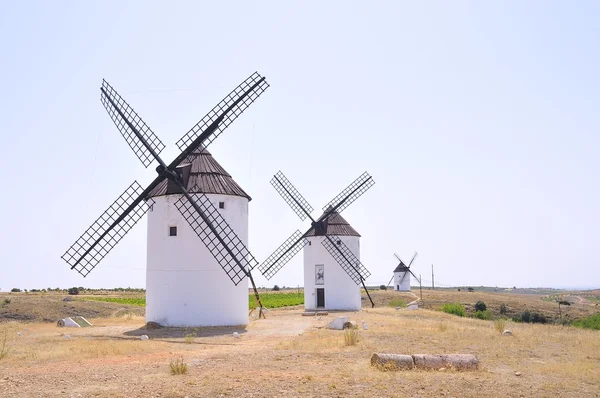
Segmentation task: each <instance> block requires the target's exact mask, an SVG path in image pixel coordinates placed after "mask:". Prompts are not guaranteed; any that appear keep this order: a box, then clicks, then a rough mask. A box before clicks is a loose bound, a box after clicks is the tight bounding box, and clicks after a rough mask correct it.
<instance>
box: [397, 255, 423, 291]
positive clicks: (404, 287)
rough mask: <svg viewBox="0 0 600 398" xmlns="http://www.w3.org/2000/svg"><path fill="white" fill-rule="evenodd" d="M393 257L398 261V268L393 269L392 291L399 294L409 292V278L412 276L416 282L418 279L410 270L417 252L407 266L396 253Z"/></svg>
mask: <svg viewBox="0 0 600 398" xmlns="http://www.w3.org/2000/svg"><path fill="white" fill-rule="evenodd" d="M394 256H396V258H397V259H398V261H400V263H399V264H398V266H397V267H396V268H395V269H394V276H393V277H392V278H393V279H394V290H396V291H400V292H410V276H411V275H412V276H414V277H415V279H416V280H417V281H418V280H419V278H417V276H416V275H415V274H413V272H412V271H411V270H410V267H411V265H412V263H413V261H415V258H417V252H415V254H414V255H413V258H412V259H411V260H410V263H408V265H406V264H405V263H404V261H402V259H401V258H400V256H398V255H397V254H396V253H394Z"/></svg>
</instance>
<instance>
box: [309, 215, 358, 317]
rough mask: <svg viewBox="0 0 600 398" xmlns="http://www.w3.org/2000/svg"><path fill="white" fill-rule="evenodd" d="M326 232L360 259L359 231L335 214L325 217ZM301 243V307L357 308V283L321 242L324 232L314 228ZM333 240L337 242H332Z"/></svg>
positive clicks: (352, 309) (348, 309) (312, 308)
mask: <svg viewBox="0 0 600 398" xmlns="http://www.w3.org/2000/svg"><path fill="white" fill-rule="evenodd" d="M327 235H330V236H331V237H332V238H333V239H335V240H337V239H339V240H340V241H342V242H343V243H344V244H345V245H346V246H348V249H349V250H350V251H351V252H352V253H353V254H354V255H355V256H356V258H358V259H360V234H359V233H358V232H356V230H355V229H354V228H352V227H351V226H350V224H348V222H347V221H346V220H345V219H344V218H343V217H342V216H341V215H339V214H337V213H334V215H333V216H332V217H331V218H330V219H329V223H328V226H327ZM306 239H307V240H308V244H307V245H306V246H304V308H305V309H306V310H307V311H314V310H321V309H322V310H346V311H358V310H360V308H361V295H360V286H359V285H357V284H356V283H355V282H354V281H353V280H352V278H350V276H349V275H348V274H347V273H346V271H344V269H343V268H342V267H341V266H340V264H338V262H337V261H336V260H335V259H334V258H333V257H332V256H331V254H330V253H329V252H328V251H327V249H325V247H324V246H323V245H322V244H321V241H322V240H323V239H326V238H325V237H324V236H315V235H314V232H313V233H312V234H309V236H308V237H307V238H306ZM336 244H337V242H336Z"/></svg>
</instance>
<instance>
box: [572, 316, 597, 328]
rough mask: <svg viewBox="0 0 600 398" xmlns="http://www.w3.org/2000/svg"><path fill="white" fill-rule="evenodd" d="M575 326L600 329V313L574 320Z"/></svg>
mask: <svg viewBox="0 0 600 398" xmlns="http://www.w3.org/2000/svg"><path fill="white" fill-rule="evenodd" d="M573 326H576V327H578V328H585V329H593V330H600V314H596V315H591V316H588V317H587V318H583V319H579V320H577V321H574V322H573Z"/></svg>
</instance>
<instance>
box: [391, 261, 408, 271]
mask: <svg viewBox="0 0 600 398" xmlns="http://www.w3.org/2000/svg"><path fill="white" fill-rule="evenodd" d="M406 271H408V267H407V266H406V264H404V263H403V262H402V261H400V264H398V266H397V267H396V269H395V270H394V272H406Z"/></svg>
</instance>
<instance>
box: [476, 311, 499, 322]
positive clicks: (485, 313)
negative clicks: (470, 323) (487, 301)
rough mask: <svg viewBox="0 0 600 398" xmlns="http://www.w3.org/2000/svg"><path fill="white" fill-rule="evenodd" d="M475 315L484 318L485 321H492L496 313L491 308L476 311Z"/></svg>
mask: <svg viewBox="0 0 600 398" xmlns="http://www.w3.org/2000/svg"><path fill="white" fill-rule="evenodd" d="M473 317H474V318H477V319H483V320H485V321H491V320H492V319H494V313H493V312H492V311H490V310H485V311H475V314H474V315H473Z"/></svg>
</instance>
